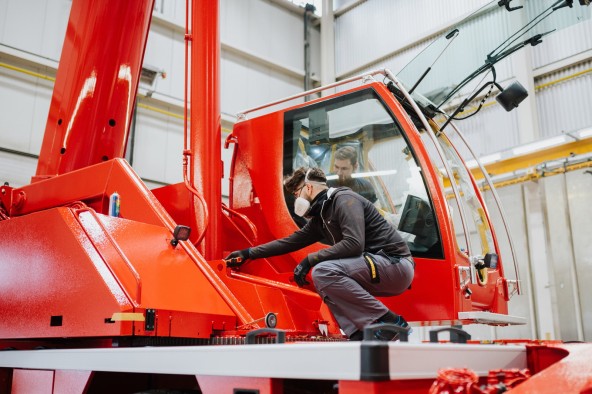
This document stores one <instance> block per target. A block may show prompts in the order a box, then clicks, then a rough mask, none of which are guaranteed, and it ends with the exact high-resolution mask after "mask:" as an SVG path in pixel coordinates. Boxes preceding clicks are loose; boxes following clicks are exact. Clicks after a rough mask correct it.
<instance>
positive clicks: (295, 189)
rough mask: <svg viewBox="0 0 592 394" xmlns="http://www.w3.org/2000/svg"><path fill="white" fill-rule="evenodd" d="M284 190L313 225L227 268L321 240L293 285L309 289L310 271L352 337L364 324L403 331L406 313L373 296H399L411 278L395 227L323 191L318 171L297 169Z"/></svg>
mask: <svg viewBox="0 0 592 394" xmlns="http://www.w3.org/2000/svg"><path fill="white" fill-rule="evenodd" d="M284 186H285V188H286V190H287V191H288V192H289V193H292V194H293V195H294V196H295V197H296V201H295V203H294V212H295V213H296V214H297V215H299V216H303V217H306V218H307V219H310V220H309V221H308V222H307V224H306V225H305V226H304V227H303V228H302V229H300V230H298V231H296V232H294V233H293V234H292V235H290V236H288V237H286V238H283V239H279V240H275V241H271V242H268V243H266V244H263V245H259V246H255V247H252V248H249V249H244V250H239V251H235V252H232V253H230V254H229V255H228V256H227V257H226V258H225V260H229V262H228V263H227V264H228V265H229V266H231V267H238V266H240V265H242V264H244V263H245V262H246V261H247V260H249V259H258V258H263V257H271V256H277V255H281V254H285V253H289V252H293V251H296V250H299V249H302V248H304V247H306V246H308V245H311V244H313V243H315V242H318V241H320V240H322V239H324V240H325V242H328V243H329V244H331V246H330V247H328V248H326V249H322V250H320V251H318V252H314V253H311V254H309V255H308V256H307V257H306V258H304V260H302V261H301V262H300V264H298V265H297V266H296V268H295V269H294V280H295V281H296V283H297V284H298V286H300V287H302V286H304V285H308V284H309V282H308V281H307V280H306V275H307V274H308V273H309V271H311V269H312V274H311V277H312V281H313V283H314V286H315V288H316V290H317V292H318V293H319V294H320V295H321V297H322V298H323V301H324V302H325V303H326V304H327V305H328V307H329V309H330V310H331V312H332V313H333V316H335V319H336V320H337V322H338V323H339V326H340V328H341V329H342V330H343V332H345V334H346V335H347V336H348V337H349V338H350V339H351V340H361V339H362V338H363V329H364V327H365V326H367V325H369V324H374V323H392V324H397V325H399V326H402V327H408V324H407V322H406V321H405V319H404V318H403V316H399V315H397V314H395V313H393V312H392V311H390V310H389V309H388V308H387V307H386V306H385V305H384V304H383V303H382V302H380V301H379V300H377V299H376V298H375V297H376V296H380V297H385V296H395V295H398V294H401V293H403V292H404V291H405V290H406V289H407V288H409V286H410V284H411V281H412V280H413V272H414V262H413V260H412V258H411V253H410V251H409V248H408V247H407V243H406V242H405V241H404V240H403V239H402V238H401V236H400V235H399V233H397V230H395V228H394V227H392V226H391V225H390V224H389V223H388V222H387V221H386V220H385V219H384V218H383V217H382V216H381V215H380V213H379V212H378V210H377V209H376V208H375V207H374V205H373V204H372V203H371V202H369V201H368V200H367V199H365V198H364V197H362V196H360V195H359V194H357V193H355V192H353V191H352V190H351V189H349V188H347V187H338V188H328V187H327V178H326V177H325V174H324V173H323V171H322V170H321V169H319V168H310V169H306V168H299V169H297V170H296V171H294V173H293V174H292V175H290V176H288V177H287V178H286V179H285V181H284ZM230 259H233V260H230ZM230 261H234V263H231V262H230ZM397 338H398V335H397V334H395V333H394V332H391V331H387V330H379V331H378V332H377V334H376V339H379V340H387V341H388V340H392V339H397Z"/></svg>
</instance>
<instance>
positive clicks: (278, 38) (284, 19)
mask: <svg viewBox="0 0 592 394" xmlns="http://www.w3.org/2000/svg"><path fill="white" fill-rule="evenodd" d="M220 26H221V27H222V28H221V30H220V38H221V41H222V42H225V43H228V44H229V45H231V46H234V47H239V48H241V49H242V50H244V51H247V52H249V53H253V54H256V55H259V56H262V57H265V58H267V59H270V60H272V61H275V62H277V63H279V64H282V65H286V66H290V67H293V68H296V69H300V70H303V69H304V61H303V59H304V44H303V39H304V19H303V16H302V15H298V14H295V13H293V12H290V11H289V10H286V9H284V8H281V7H279V6H277V5H275V4H273V3H270V2H266V1H262V0H222V1H221V5H220Z"/></svg>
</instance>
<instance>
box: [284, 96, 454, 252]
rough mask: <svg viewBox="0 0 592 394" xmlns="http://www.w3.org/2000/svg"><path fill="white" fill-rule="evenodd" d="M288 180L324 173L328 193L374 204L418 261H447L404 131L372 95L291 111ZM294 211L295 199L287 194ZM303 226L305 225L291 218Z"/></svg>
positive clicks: (286, 147)
mask: <svg viewBox="0 0 592 394" xmlns="http://www.w3.org/2000/svg"><path fill="white" fill-rule="evenodd" d="M284 132H285V134H284V174H285V175H287V174H290V173H292V172H293V171H294V170H295V169H297V168H299V167H302V166H305V167H320V168H321V169H322V170H323V171H324V172H325V173H326V174H327V178H328V185H329V186H330V187H339V186H347V187H350V188H351V189H352V190H354V191H355V192H357V193H359V194H360V195H362V196H363V197H365V198H366V199H368V200H369V201H370V202H372V203H373V204H374V205H375V206H376V207H377V208H378V210H379V211H380V213H381V214H382V215H383V216H384V217H385V218H386V219H387V220H388V221H389V222H390V223H391V224H393V225H394V226H395V227H396V228H397V229H398V230H399V232H400V233H401V235H402V236H403V238H404V239H405V240H406V241H407V243H408V244H409V247H410V249H411V251H412V253H413V255H415V256H420V257H430V258H443V254H442V246H441V242H440V234H439V231H438V225H437V221H436V218H435V216H434V213H433V208H432V203H431V200H430V197H429V193H428V191H427V189H426V186H425V182H424V179H423V175H422V171H421V168H420V167H419V165H418V164H417V161H416V159H415V157H414V154H413V150H412V149H411V147H410V146H409V144H408V142H407V140H406V138H405V137H404V135H403V133H402V131H401V127H400V126H399V124H398V123H397V122H396V121H395V119H394V118H393V116H392V115H391V114H390V112H389V111H388V110H387V107H386V106H385V105H384V104H383V103H382V101H381V100H380V99H379V97H378V95H377V94H376V93H375V92H374V91H373V90H372V89H368V90H363V91H360V92H355V93H352V94H349V95H347V96H343V97H339V98H336V99H334V100H329V101H325V102H322V103H317V104H313V105H310V106H307V107H304V108H299V109H296V110H293V111H288V112H286V114H285V130H284ZM285 197H286V204H287V205H288V209H289V210H290V212H292V210H293V202H294V198H293V196H291V195H289V194H288V193H286V196H285ZM293 217H294V220H295V221H296V223H298V224H299V225H300V226H302V225H303V224H304V223H305V222H304V219H302V218H299V217H297V216H295V215H293Z"/></svg>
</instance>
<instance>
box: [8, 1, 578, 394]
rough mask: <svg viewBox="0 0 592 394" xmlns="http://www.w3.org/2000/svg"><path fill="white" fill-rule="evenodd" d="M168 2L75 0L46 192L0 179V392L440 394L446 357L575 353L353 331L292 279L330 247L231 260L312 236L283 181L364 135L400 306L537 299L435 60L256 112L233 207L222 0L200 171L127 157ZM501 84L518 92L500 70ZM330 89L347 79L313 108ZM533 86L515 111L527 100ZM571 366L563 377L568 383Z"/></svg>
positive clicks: (199, 4)
mask: <svg viewBox="0 0 592 394" xmlns="http://www.w3.org/2000/svg"><path fill="white" fill-rule="evenodd" d="M188 3H189V2H188ZM508 3H509V2H508ZM152 10H153V1H152V0H145V1H134V2H110V1H106V0H101V1H95V2H93V4H92V6H91V7H89V6H88V5H87V4H86V2H84V1H81V0H75V1H73V3H72V9H71V14H70V20H69V23H68V28H67V32H66V38H65V41H64V47H63V50H62V56H61V60H60V65H59V69H58V74H57V78H56V83H55V88H54V94H53V98H52V101H51V107H50V111H49V116H48V121H47V125H46V131H45V137H44V140H43V145H42V148H41V153H40V157H39V164H38V167H37V173H36V175H35V176H34V177H33V179H32V182H31V184H29V185H26V186H23V187H19V188H13V187H10V186H9V185H5V186H2V187H1V188H0V231H1V233H2V237H0V277H1V279H0V294H1V298H0V311H1V316H2V320H3V323H2V324H1V325H0V338H1V340H0V344H1V348H2V349H6V350H7V351H4V352H0V391H2V392H12V393H29V392H39V393H41V392H55V393H61V392H104V391H109V392H139V391H142V390H146V389H159V388H163V387H165V388H169V389H178V388H182V389H194V390H201V392H232V390H235V391H234V392H249V393H250V392H270V393H276V392H282V391H283V390H284V389H286V390H287V391H288V392H289V390H298V389H303V387H307V388H308V389H309V390H312V391H313V392H331V390H334V388H333V384H334V383H335V382H338V385H339V388H338V390H339V392H340V393H355V392H362V391H368V390H371V391H372V392H386V391H385V390H395V389H398V390H406V391H407V392H424V391H425V390H426V389H427V388H429V387H430V385H431V384H432V382H433V381H434V379H435V378H436V375H435V371H437V369H438V368H441V367H443V366H446V365H448V364H447V363H448V362H450V363H451V364H450V365H453V366H459V367H464V366H468V367H472V368H475V369H476V370H478V371H479V373H480V376H481V379H483V374H487V371H489V370H492V369H500V368H529V369H530V372H532V373H533V374H534V373H536V372H539V371H540V370H542V369H543V368H544V367H547V366H548V365H551V364H554V363H555V362H556V361H557V360H559V359H560V358H562V357H565V356H566V355H567V354H568V353H569V352H570V351H572V349H571V348H569V346H567V345H565V346H563V347H561V346H558V345H557V346H555V345H553V346H550V345H539V346H530V345H529V346H530V347H526V346H525V345H523V346H513V347H510V346H508V347H502V346H493V347H492V345H488V346H485V345H448V347H446V346H443V345H438V344H431V345H426V344H413V345H412V344H407V343H397V344H389V343H376V342H373V341H364V342H362V343H351V342H347V341H345V340H344V338H343V336H342V334H341V332H340V330H339V327H338V325H337V323H336V322H335V320H334V319H333V317H332V316H331V314H330V312H329V310H328V309H327V307H326V306H325V305H324V304H323V302H322V300H321V299H320V297H319V296H318V295H317V294H316V293H315V292H314V289H312V288H304V289H302V288H299V287H297V286H296V285H295V284H294V282H293V278H292V270H293V267H294V265H295V264H296V263H297V262H298V261H300V260H301V259H302V258H303V257H304V255H305V254H306V253H308V252H310V251H311V250H315V249H318V248H322V247H324V246H323V245H314V246H311V247H310V248H309V249H307V250H304V251H299V252H294V253H292V254H290V255H287V256H279V257H274V258H270V259H261V260H256V261H253V262H251V263H249V264H247V265H245V266H243V268H242V269H241V270H240V271H237V270H231V269H229V268H227V267H226V264H225V262H224V261H223V260H222V257H223V256H224V255H225V254H226V253H228V252H229V251H232V250H236V249H242V248H245V247H248V246H252V245H256V244H259V243H262V242H266V241H269V240H272V239H276V238H278V237H283V236H285V235H288V234H290V233H291V232H292V231H294V230H296V229H297V228H298V222H297V220H295V219H294V217H293V215H292V212H291V211H290V207H291V201H290V200H289V199H290V197H291V196H289V195H285V194H284V191H283V187H282V177H283V175H285V174H287V173H291V172H292V171H293V170H294V169H295V168H297V167H299V166H301V165H309V166H310V165H314V166H319V167H321V168H323V169H324V170H326V171H328V172H330V170H331V168H332V164H333V160H334V156H333V154H334V152H335V150H336V149H337V148H338V147H341V146H352V147H354V148H355V149H356V151H357V152H358V155H359V157H360V167H361V169H362V170H361V174H360V175H361V176H366V177H367V179H369V180H370V181H371V182H372V184H373V186H374V188H375V190H376V194H377V197H378V201H377V202H376V205H377V206H378V207H379V209H380V210H381V212H382V213H383V215H384V216H385V217H386V218H387V219H388V220H389V221H391V222H392V223H393V225H395V226H397V228H398V229H399V231H400V232H401V233H402V234H403V235H404V236H405V238H406V239H407V241H408V244H409V246H410V248H411V250H412V252H413V254H414V257H415V261H416V264H417V265H416V276H415V279H414V282H413V284H412V287H411V289H410V290H409V291H407V292H405V293H404V294H403V295H401V296H398V297H393V298H385V299H383V301H384V302H385V304H386V305H387V306H388V307H389V308H391V309H392V310H395V311H397V312H398V313H401V314H402V315H404V316H405V317H406V319H407V320H409V321H410V322H412V324H413V325H454V324H468V323H472V322H484V323H490V324H502V325H507V324H519V323H521V322H522V319H520V318H516V317H513V316H508V301H509V298H510V296H511V294H512V293H513V292H514V291H518V290H519V286H518V284H519V282H518V281H517V280H509V279H508V278H507V277H506V274H505V267H506V266H505V265H504V263H505V262H506V260H507V261H508V262H510V261H511V258H510V257H506V256H503V259H502V255H501V253H500V245H499V242H498V234H496V231H495V230H494V228H493V226H492V223H491V218H490V216H489V214H488V210H487V208H486V206H485V204H484V199H483V197H482V195H481V193H480V192H479V188H478V187H477V183H476V182H475V180H474V178H473V177H472V176H471V174H470V172H469V171H468V169H467V167H466V165H465V164H464V162H463V161H462V159H461V158H460V155H459V153H458V152H457V148H456V147H455V145H453V144H452V142H451V140H450V138H449V137H448V136H447V134H445V133H444V132H443V129H444V128H445V127H446V126H448V125H447V124H446V123H447V122H448V121H446V120H442V116H443V113H442V112H441V111H440V110H439V108H438V107H437V106H435V105H433V102H434V101H433V100H432V103H431V104H429V103H427V100H425V101H424V98H421V97H419V96H418V95H417V92H416V93H414V94H413V95H412V94H411V93H410V91H411V92H413V91H414V90H415V88H416V87H417V86H418V84H419V83H420V82H421V81H423V79H424V78H425V77H426V75H428V72H429V70H426V72H425V73H423V75H422V76H421V78H419V79H418V82H417V83H416V84H415V86H414V87H412V88H410V89H408V86H407V87H406V86H405V83H403V82H401V80H400V79H399V76H395V75H393V74H392V73H391V72H390V71H388V70H379V71H376V72H373V73H368V74H365V75H363V76H360V77H355V78H350V79H347V80H344V81H340V82H338V83H335V84H333V85H330V86H328V87H324V88H319V89H316V90H314V91H310V92H306V93H303V94H301V95H297V96H294V97H290V98H288V99H285V100H281V101H278V102H275V103H271V104H269V105H266V106H262V107H259V108H255V109H252V110H249V111H244V112H243V113H241V114H239V118H238V122H237V123H236V125H235V127H234V130H233V132H232V134H230V135H229V136H228V138H227V140H226V148H228V147H229V146H230V145H234V152H233V158H232V165H231V173H230V198H229V200H230V202H229V204H228V206H227V205H225V204H223V203H222V198H221V179H222V162H221V151H220V138H221V134H220V104H219V101H220V100H219V82H218V81H219V58H220V56H219V54H220V45H219V35H218V2H216V1H194V2H192V4H188V10H189V11H188V13H187V15H188V17H187V26H188V27H187V32H186V35H185V40H186V44H187V45H186V57H187V59H188V67H187V72H186V74H189V70H190V78H189V79H188V80H190V88H187V90H186V96H190V97H191V99H190V100H189V101H190V103H191V105H189V109H187V111H186V112H189V113H186V115H187V116H186V119H188V118H190V119H191V122H190V125H189V122H188V121H187V120H186V128H185V146H184V150H183V164H184V166H183V171H184V174H183V175H184V182H182V183H180V184H175V185H168V186H165V187H162V188H159V189H155V190H149V189H148V188H147V187H146V185H145V184H144V183H143V182H142V181H141V179H140V178H139V177H138V175H137V174H136V173H135V172H134V170H133V169H132V168H131V166H130V165H129V164H128V163H127V162H126V161H125V160H124V159H123V157H124V154H125V148H126V145H127V138H128V132H129V129H130V123H131V118H132V113H133V110H134V102H135V96H136V91H137V87H138V81H139V75H140V70H141V65H142V59H143V53H144V49H145V45H146V40H147V35H148V30H149V24H150V19H151V15H152ZM455 34H458V31H457V33H454V32H452V33H450V34H449V35H448V36H449V37H448V36H447V37H445V39H446V40H451V39H454V38H455ZM531 44H532V42H531ZM524 45H526V44H524ZM509 54H510V53H506V52H503V53H502V52H500V53H499V54H498V55H499V59H498V60H501V58H503V57H505V56H507V55H509ZM492 70H493V71H494V69H493V64H492V65H491V67H490V68H489V69H485V70H483V71H492ZM421 71H423V70H421ZM483 71H482V72H483ZM482 72H480V73H479V74H481V73H482ZM186 76H187V75H186ZM402 76H403V75H402V74H401V75H400V77H401V78H402ZM422 83H423V82H422ZM490 85H495V86H498V87H499V88H501V87H500V86H499V85H497V83H496V82H495V72H494V79H493V81H492V82H491V83H490V84H489V85H487V86H490ZM323 89H341V91H340V92H338V93H335V94H332V95H330V96H327V97H323V98H317V99H313V100H311V101H307V102H303V101H302V98H303V97H305V96H306V95H311V94H314V93H316V92H318V91H321V90H323ZM458 89H460V88H458ZM458 89H457V90H456V91H453V92H447V93H448V96H449V97H452V95H453V94H454V93H456V92H458ZM481 90H482V89H481ZM481 90H479V92H480V91H481ZM516 90H518V91H519V90H520V89H510V88H508V89H506V90H505V91H504V92H507V93H506V94H505V95H504V96H503V97H502V100H501V102H502V103H510V104H508V105H510V106H512V105H517V103H518V102H519V98H518V96H519V95H516ZM502 94H504V93H502ZM476 95H477V94H475V95H473V98H474V97H476ZM508 96H509V98H508ZM468 101H470V100H468ZM468 101H467V102H468ZM283 103H290V104H289V105H288V106H285V107H282V108H279V109H275V110H273V111H272V109H273V108H275V107H276V106H279V105H280V104H283ZM294 103H296V104H294ZM189 115H190V116H189ZM454 115H455V114H453V115H452V117H454ZM452 127H454V125H452ZM188 129H190V132H189V131H188ZM457 132H458V131H457ZM458 135H459V136H461V137H462V135H461V134H460V133H458ZM504 236H505V235H504ZM451 330H452V334H451V338H452V337H458V338H459V339H460V340H461V341H463V342H465V341H466V333H463V332H462V331H460V330H456V329H451ZM270 342H277V343H275V344H261V343H270ZM281 342H290V344H283V343H281ZM324 342H331V343H324ZM251 343H254V344H259V345H257V346H249V345H248V344H251ZM220 345H226V346H220ZM467 346H468V347H467ZM578 349H579V348H578ZM450 350H454V352H453V354H454V356H451V353H450ZM572 353H574V354H579V353H578V351H576V350H573V351H572ZM445 355H448V356H445ZM397 357H403V358H404V359H405V360H407V361H406V363H407V365H405V366H402V365H400V364H397V363H396V362H394V361H393V360H396V359H397ZM446 357H452V358H448V360H447V361H445V362H444V361H438V360H444V359H445V358H446ZM572 358H573V357H572ZM569 359H570V357H567V358H566V360H569ZM427 360H434V361H427ZM572 362H573V361H572ZM442 363H444V364H442ZM556 364H557V365H558V364H559V363H556ZM556 364H554V366H555V367H556ZM397 368H403V371H400V370H397ZM552 368H553V367H551V368H548V369H547V370H546V371H547V374H548V375H546V376H560V375H561V374H560V373H559V375H557V374H558V373H557V372H556V371H555V372H552V371H551V370H552ZM588 369H589V367H588ZM550 371H551V372H550ZM553 373H555V375H553ZM122 374H125V375H122ZM122 376H124V377H125V379H123V380H122ZM537 376H539V377H538V378H537ZM541 376H542V373H541V374H538V375H535V377H533V378H531V379H530V380H528V381H527V383H523V385H522V386H520V387H526V386H525V385H526V384H528V382H532V383H531V384H539V385H540V384H541V383H537V382H540V381H541V380H540V379H543V380H542V381H543V382H545V381H547V380H544V379H548V378H543V377H541ZM537 379H539V380H537ZM544 384H545V383H543V385H544ZM565 384H566V385H567V386H565V387H569V388H573V387H578V388H581V387H584V384H585V382H582V381H579V380H577V379H576V381H575V383H574V381H572V382H571V383H565ZM535 387H538V386H535ZM68 390H69V391H68ZM225 390H226V391H225ZM236 390H239V391H236ZM240 390H243V391H240ZM249 390H250V391H249ZM257 390H260V391H257ZM297 392H298V391H297Z"/></svg>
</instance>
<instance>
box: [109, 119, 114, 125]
mask: <svg viewBox="0 0 592 394" xmlns="http://www.w3.org/2000/svg"><path fill="white" fill-rule="evenodd" d="M109 126H111V127H115V119H109Z"/></svg>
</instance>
